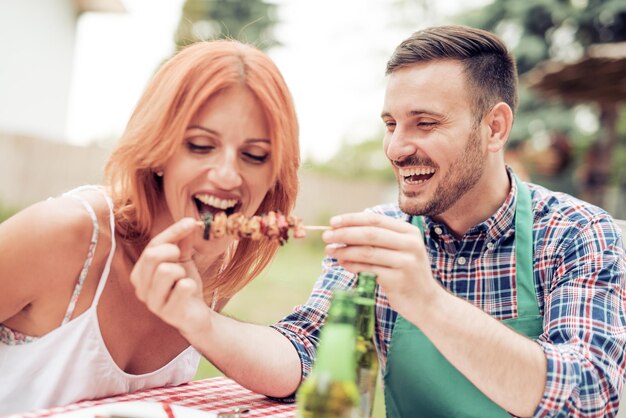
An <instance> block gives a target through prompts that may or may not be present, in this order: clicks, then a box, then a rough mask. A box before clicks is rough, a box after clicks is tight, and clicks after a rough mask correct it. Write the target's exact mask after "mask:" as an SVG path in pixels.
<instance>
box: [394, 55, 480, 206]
mask: <svg viewBox="0 0 626 418" xmlns="http://www.w3.org/2000/svg"><path fill="white" fill-rule="evenodd" d="M468 90H469V88H468V86H467V83H466V81H465V75H464V74H463V72H462V66H461V64H460V63H458V62H455V61H439V62H431V63H423V64H414V65H411V66H408V67H404V68H400V69H398V70H396V71H394V72H393V73H392V74H391V75H390V76H389V82H388V84H387V91H386V94H385V101H384V105H383V112H382V119H383V122H384V123H385V125H386V127H387V130H386V133H385V138H384V150H385V154H386V155H387V158H389V160H390V161H391V163H392V165H393V169H394V171H395V174H396V178H397V180H398V185H399V189H400V190H399V194H400V195H399V203H400V208H401V209H402V210H403V211H404V212H406V213H409V214H414V215H427V216H437V215H441V214H443V213H445V212H446V211H447V210H448V209H450V208H452V207H453V206H454V205H455V204H456V203H457V202H458V201H459V200H460V199H462V198H463V197H464V196H465V195H466V193H467V192H468V191H470V190H471V189H472V188H473V187H474V186H475V185H476V183H478V181H479V180H480V178H481V176H482V174H483V172H484V170H485V161H486V158H487V155H486V154H487V151H486V146H485V144H484V141H483V139H482V137H481V130H480V129H479V128H478V127H477V125H476V123H475V117H474V115H473V114H472V106H471V101H470V96H469V91H468Z"/></svg>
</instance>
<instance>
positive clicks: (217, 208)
mask: <svg viewBox="0 0 626 418" xmlns="http://www.w3.org/2000/svg"><path fill="white" fill-rule="evenodd" d="M271 145H272V144H271V138H270V131H269V127H268V124H267V121H266V119H265V116H264V114H263V111H262V108H261V106H260V104H259V102H258V101H257V99H256V98H255V97H254V95H253V94H252V93H251V92H250V91H249V90H248V89H246V88H245V87H241V86H235V87H231V88H228V89H227V90H224V91H222V92H220V93H218V94H216V95H214V96H213V97H212V98H211V99H210V100H208V101H207V102H206V103H205V104H204V105H203V106H202V107H201V108H200V109H199V111H198V113H197V114H196V116H195V117H194V118H193V119H192V120H191V122H190V124H189V126H188V127H187V129H186V131H185V135H184V139H183V142H182V144H181V146H180V148H179V149H178V151H177V152H176V153H175V154H174V155H173V156H172V158H170V160H169V161H168V162H167V163H166V164H165V166H164V167H163V190H164V194H165V201H166V203H167V207H168V209H169V212H170V215H171V217H172V221H177V220H179V219H181V218H183V217H193V218H196V219H199V220H200V219H202V216H203V214H204V213H205V212H211V213H213V214H215V213H218V212H222V211H223V212H226V214H231V213H234V212H241V213H243V214H244V215H246V216H252V215H253V214H254V213H255V211H256V210H257V209H258V207H259V205H260V204H261V202H262V201H263V199H264V197H265V195H266V193H267V192H268V190H269V189H270V187H271V186H272V185H273V179H272V155H271ZM198 230H199V232H198V233H199V234H201V233H202V231H201V228H198ZM220 241H223V240H220ZM196 242H197V240H196Z"/></svg>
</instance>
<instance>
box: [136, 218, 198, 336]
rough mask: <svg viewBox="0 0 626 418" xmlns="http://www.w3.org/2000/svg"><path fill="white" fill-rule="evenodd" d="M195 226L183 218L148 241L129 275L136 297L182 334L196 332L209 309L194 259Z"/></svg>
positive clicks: (190, 220)
mask: <svg viewBox="0 0 626 418" xmlns="http://www.w3.org/2000/svg"><path fill="white" fill-rule="evenodd" d="M196 229H197V226H196V222H195V220H194V219H193V218H184V219H181V220H180V221H178V222H176V223H175V224H173V225H171V226H170V227H169V228H167V229H165V230H164V231H162V232H161V233H160V234H159V235H157V236H155V237H154V238H153V239H152V240H151V241H150V242H149V243H148V245H147V246H146V248H145V249H144V250H143V252H142V253H141V255H140V256H139V259H138V260H137V263H135V266H134V268H133V270H132V272H131V274H130V281H131V283H132V284H133V286H135V293H136V295H137V298H138V299H139V300H141V301H142V302H144V303H145V304H146V306H147V307H148V309H149V310H150V311H151V312H152V313H154V314H155V315H157V316H158V317H159V318H161V319H162V320H163V321H165V322H166V323H168V324H169V325H171V326H173V327H175V328H177V329H178V330H179V331H181V333H182V334H183V335H185V334H189V333H193V332H194V329H195V328H196V327H199V326H200V325H201V324H202V322H203V320H204V318H205V317H206V315H207V314H208V313H209V311H210V308H209V307H208V306H207V305H206V303H205V301H204V298H203V295H202V280H201V278H200V274H199V273H198V269H197V268H196V265H195V263H194V262H193V260H192V258H191V257H192V255H193V239H194V232H195V231H196Z"/></svg>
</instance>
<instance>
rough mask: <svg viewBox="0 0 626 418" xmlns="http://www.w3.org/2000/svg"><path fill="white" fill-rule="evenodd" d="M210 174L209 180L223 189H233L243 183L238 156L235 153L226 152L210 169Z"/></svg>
mask: <svg viewBox="0 0 626 418" xmlns="http://www.w3.org/2000/svg"><path fill="white" fill-rule="evenodd" d="M208 175H209V180H211V181H212V182H213V183H214V184H215V185H216V186H217V187H219V188H221V189H226V190H231V189H234V188H236V187H239V186H241V183H242V178H241V173H240V171H239V165H238V161H237V156H236V155H233V153H224V154H223V155H222V158H219V160H218V161H216V164H215V165H213V166H212V167H211V168H210V169H209V173H208Z"/></svg>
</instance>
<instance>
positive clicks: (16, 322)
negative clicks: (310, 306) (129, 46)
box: [0, 41, 299, 413]
mask: <svg viewBox="0 0 626 418" xmlns="http://www.w3.org/2000/svg"><path fill="white" fill-rule="evenodd" d="M297 136H298V127H297V121H296V115H295V110H294V107H293V103H292V99H291V96H290V93H289V91H288V89H287V86H286V85H285V82H284V80H283V78H282V76H281V75H280V72H279V71H278V69H277V68H276V66H275V65H274V64H273V62H272V61H271V60H270V59H269V58H268V57H267V56H266V55H265V54H263V53H262V52H260V51H259V50H257V49H255V48H253V47H251V46H247V45H244V44H241V43H238V42H234V41H213V42H204V43H197V44H194V45H192V46H190V47H188V48H186V49H184V50H183V51H181V52H180V53H178V54H177V55H176V56H175V57H173V58H172V59H171V60H170V61H169V62H167V63H166V64H165V65H164V66H163V67H162V68H161V69H160V70H159V71H158V73H157V74H156V76H155V77H154V79H153V80H152V81H151V83H150V84H149V85H148V87H147V89H146V91H145V93H144V95H143V97H142V98H141V100H140V101H139V103H138V105H137V108H136V110H135V112H134V113H133V115H132V117H131V119H130V121H129V123H128V126H127V128H126V131H125V132H124V134H123V136H122V138H121V140H120V142H119V144H118V145H117V146H116V148H115V149H114V150H113V153H112V155H111V157H110V159H109V160H108V162H107V165H106V167H105V176H104V178H105V182H104V186H101V187H95V186H88V187H82V188H79V189H76V190H73V191H71V192H68V193H66V194H64V195H63V196H61V197H58V198H55V199H49V200H46V201H43V202H40V203H37V204H35V205H33V206H31V207H29V208H26V209H24V210H23V211H21V212H20V213H18V214H16V215H15V216H13V217H12V218H10V219H8V220H7V221H5V222H4V223H2V224H0V288H1V291H0V341H1V342H0V413H10V412H15V411H24V410H27V409H34V408H39V407H51V406H54V405H62V404H67V403H71V402H75V401H78V400H81V399H91V398H97V397H103V396H111V395H115V394H118V393H124V392H130V391H135V390H139V389H143V388H148V387H157V386H164V385H177V384H181V383H184V382H187V381H190V380H191V379H192V378H193V376H194V374H195V371H196V368H197V365H198V361H199V357H200V356H199V354H198V353H197V352H196V351H195V350H194V349H193V348H192V347H190V346H189V343H188V342H187V341H186V340H185V339H184V338H183V337H182V336H181V335H180V334H179V333H178V331H177V330H176V329H175V328H173V327H171V326H170V325H168V324H166V323H165V322H163V321H162V320H161V319H159V318H158V317H156V316H155V315H154V314H152V313H151V311H150V309H154V308H156V307H160V306H162V305H163V304H165V303H167V301H166V300H156V299H154V298H153V299H151V300H145V301H142V300H139V299H138V298H137V296H136V293H135V289H134V287H133V285H132V283H131V280H133V281H136V280H139V279H141V280H142V281H144V282H145V281H147V282H148V283H151V284H152V285H155V286H167V287H172V288H174V289H176V290H180V291H182V292H203V294H204V301H205V302H206V303H207V304H208V305H210V306H212V307H213V308H214V309H216V310H220V309H221V308H222V307H223V306H224V304H225V303H226V302H227V300H228V299H229V298H230V297H231V296H232V295H233V294H234V293H235V292H237V291H238V290H239V289H241V288H242V287H243V286H244V285H245V284H247V283H248V282H249V281H250V280H252V279H253V278H254V277H255V276H256V275H258V274H259V272H260V271H261V270H262V269H263V268H264V267H265V266H266V265H267V264H268V263H269V261H270V260H271V258H272V257H273V255H274V254H275V252H276V250H277V246H278V244H277V243H276V242H275V241H270V240H258V241H252V240H241V241H235V240H233V238H231V237H229V236H226V237H224V238H220V239H211V240H204V239H203V230H202V228H201V227H198V226H197V220H200V219H202V217H203V216H204V214H205V213H206V212H211V213H217V212H221V211H225V212H226V213H227V214H228V213H232V212H241V213H243V214H244V215H246V216H252V215H254V214H261V213H264V212H267V211H270V210H275V211H282V212H284V213H288V212H289V211H290V210H291V209H292V207H293V205H294V202H295V197H296V193H297V178H296V173H297V169H298V165H299V149H298V142H297V141H298V140H297ZM146 278H147V279H146ZM144 302H145V303H144Z"/></svg>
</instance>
